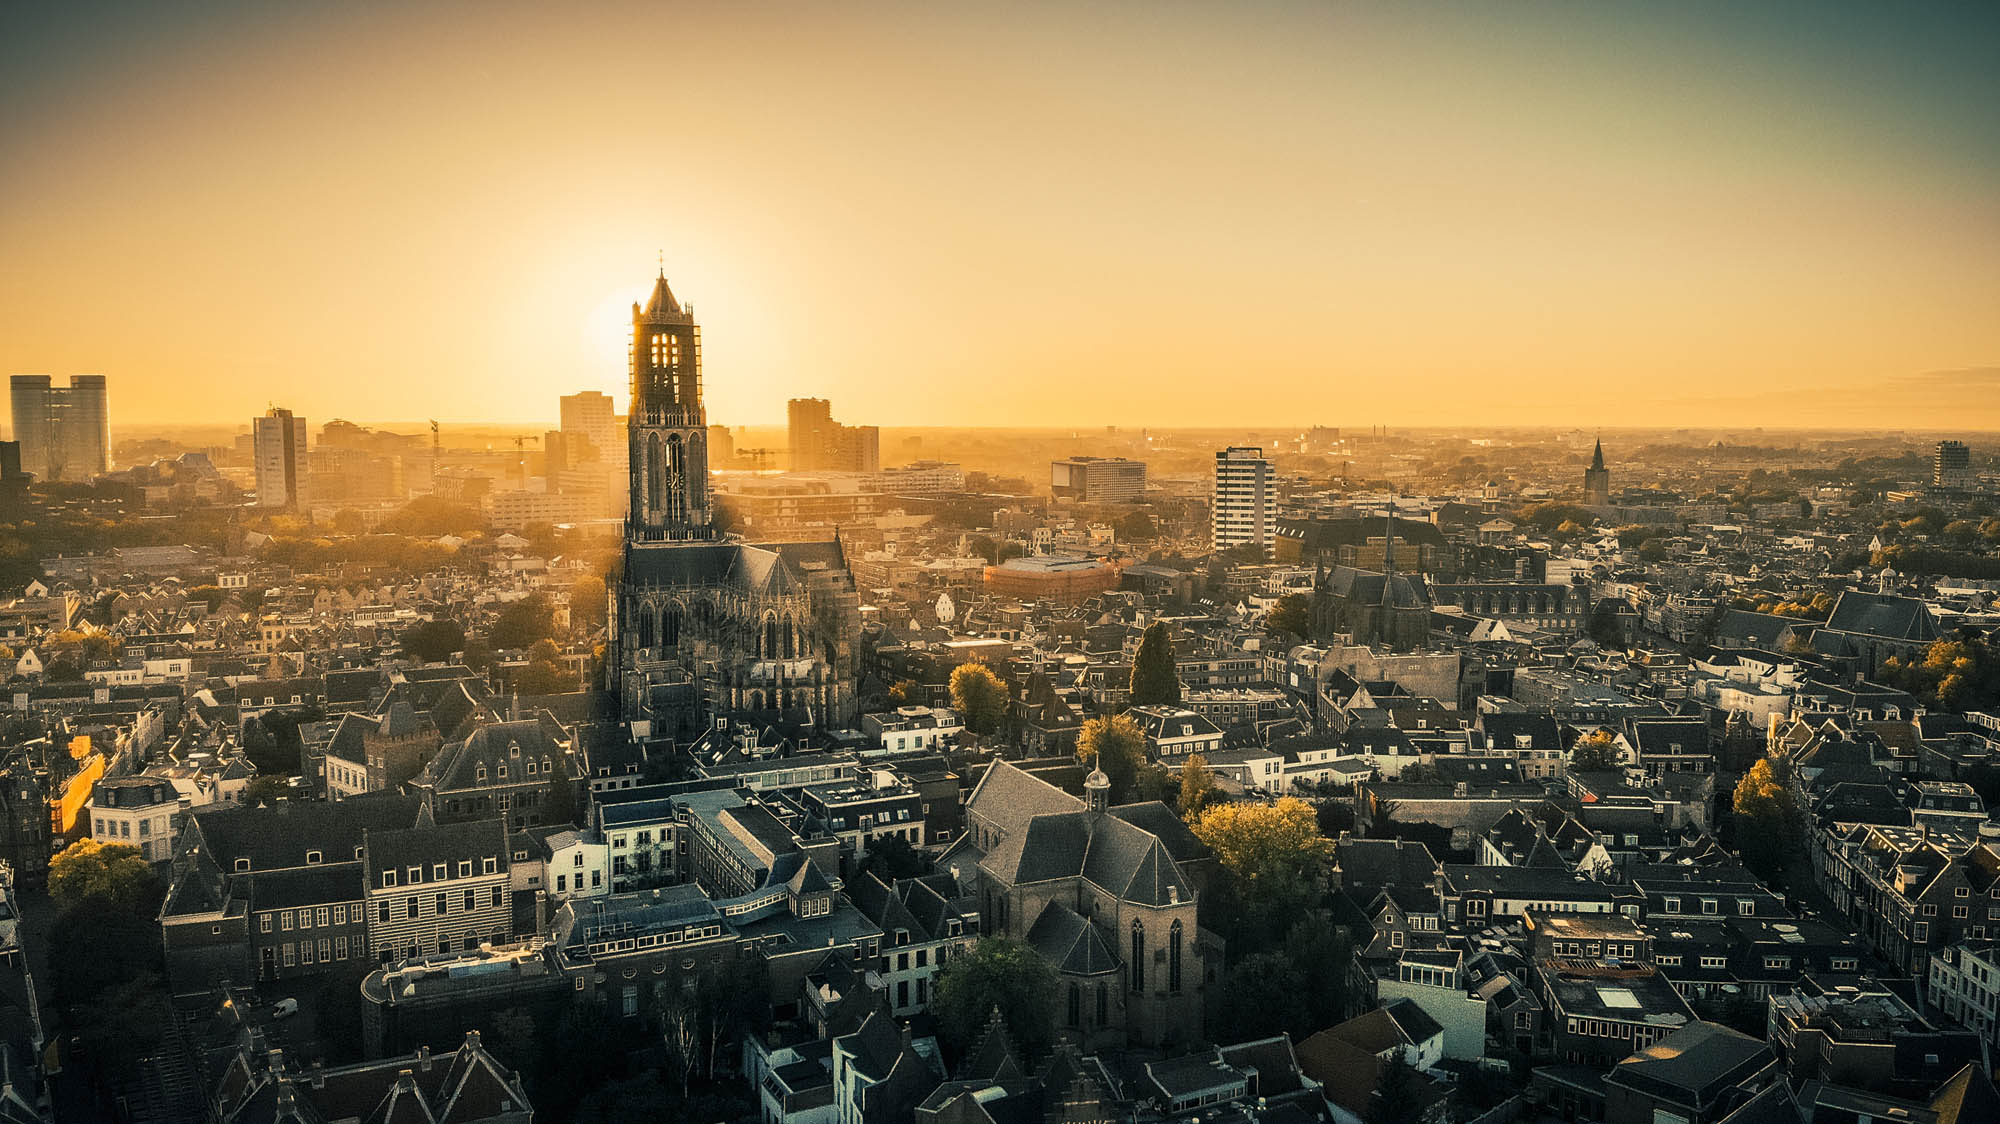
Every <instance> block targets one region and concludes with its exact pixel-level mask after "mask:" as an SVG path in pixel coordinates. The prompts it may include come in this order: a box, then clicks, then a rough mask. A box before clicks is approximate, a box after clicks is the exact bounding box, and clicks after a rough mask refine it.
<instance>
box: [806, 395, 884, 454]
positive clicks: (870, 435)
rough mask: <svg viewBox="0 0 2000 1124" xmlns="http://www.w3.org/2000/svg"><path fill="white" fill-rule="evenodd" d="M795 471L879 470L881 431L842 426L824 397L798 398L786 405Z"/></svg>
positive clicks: (862, 426)
mask: <svg viewBox="0 0 2000 1124" xmlns="http://www.w3.org/2000/svg"><path fill="white" fill-rule="evenodd" d="M785 415H786V420H787V422H788V434H789V438H788V439H789V442H790V448H791V454H792V471H794V472H824V471H832V472H877V471H880V470H881V468H882V436H881V430H879V429H877V428H876V427H874V426H872V425H842V424H840V423H839V422H837V421H834V420H833V404H832V403H831V402H828V401H827V400H826V399H824V398H794V399H792V400H791V401H790V402H789V403H787V404H786V409H785Z"/></svg>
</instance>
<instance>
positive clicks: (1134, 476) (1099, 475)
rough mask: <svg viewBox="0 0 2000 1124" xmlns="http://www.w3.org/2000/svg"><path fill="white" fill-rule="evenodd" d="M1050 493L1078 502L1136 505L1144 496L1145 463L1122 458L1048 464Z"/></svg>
mask: <svg viewBox="0 0 2000 1124" xmlns="http://www.w3.org/2000/svg"><path fill="white" fill-rule="evenodd" d="M1049 491H1050V492H1051V493H1052V494H1053V495H1054V496H1055V498H1057V499H1059V500H1075V501H1077V502H1078V503H1137V502H1138V501H1139V499H1140V497H1142V496H1144V495H1145V493H1146V462H1145V461H1134V460H1126V459H1125V458H1124V457H1069V458H1067V459H1065V460H1059V461H1053V462H1051V463H1050V465H1049Z"/></svg>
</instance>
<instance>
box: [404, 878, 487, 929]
mask: <svg viewBox="0 0 2000 1124" xmlns="http://www.w3.org/2000/svg"><path fill="white" fill-rule="evenodd" d="M506 892H507V888H506V887H505V886H493V887H490V888H489V892H488V901H487V905H488V907H489V908H492V909H498V908H500V907H501V906H502V905H503V904H505V902H506V900H507V899H506V897H505V895H506ZM460 900H461V901H462V902H463V903H464V904H463V905H461V906H460V907H459V912H460V913H471V912H472V911H473V910H475V909H478V908H479V891H478V890H467V891H465V893H464V894H463V896H462V897H461V899H460ZM395 904H396V903H394V902H392V901H390V900H389V899H387V898H382V899H380V900H378V901H377V902H376V903H375V921H376V923H377V924H382V925H386V924H388V923H389V919H390V917H391V916H392V915H393V914H395V913H396V912H398V911H397V910H396V908H395ZM401 913H402V915H403V918H404V920H409V921H414V920H416V919H417V918H419V917H426V916H429V917H445V916H448V915H449V914H450V913H451V895H450V894H438V895H435V896H434V897H433V898H432V899H431V910H430V912H429V913H428V914H426V913H425V912H424V911H423V898H422V896H420V895H417V894H412V895H410V896H409V897H407V898H404V899H403V908H402V910H401Z"/></svg>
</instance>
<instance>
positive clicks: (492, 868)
mask: <svg viewBox="0 0 2000 1124" xmlns="http://www.w3.org/2000/svg"><path fill="white" fill-rule="evenodd" d="M499 869H500V860H499V859H495V858H488V859H486V860H484V861H483V862H482V863H481V864H480V867H479V870H480V873H482V874H493V873H495V872H497V871H498V870H499Z"/></svg>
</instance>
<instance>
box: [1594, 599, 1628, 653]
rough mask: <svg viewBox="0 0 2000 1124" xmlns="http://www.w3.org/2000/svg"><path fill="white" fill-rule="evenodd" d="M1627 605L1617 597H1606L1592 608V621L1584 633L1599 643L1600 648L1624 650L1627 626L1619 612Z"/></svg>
mask: <svg viewBox="0 0 2000 1124" xmlns="http://www.w3.org/2000/svg"><path fill="white" fill-rule="evenodd" d="M1622 608H1625V603H1624V602H1623V601H1621V600H1619V599H1618V598H1616V597H1606V598H1603V599H1602V600H1600V601H1598V602H1597V603H1596V604H1595V605H1592V606H1591V607H1590V620H1589V622H1588V623H1587V624H1585V626H1584V633H1585V634H1586V635H1588V636H1589V637H1590V638H1591V639H1592V640H1595V641H1597V643H1598V645H1599V646H1600V647H1605V648H1622V647H1624V646H1625V625H1624V623H1623V620H1622V618H1621V617H1620V616H1619V612H1618V611H1619V610H1620V609H1622Z"/></svg>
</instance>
